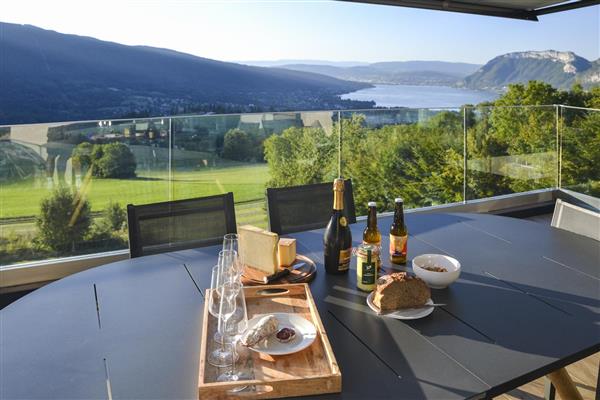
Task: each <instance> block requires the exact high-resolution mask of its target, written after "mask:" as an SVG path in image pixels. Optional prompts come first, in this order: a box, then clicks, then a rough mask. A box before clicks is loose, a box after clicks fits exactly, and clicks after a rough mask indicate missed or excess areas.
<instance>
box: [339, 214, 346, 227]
mask: <svg viewBox="0 0 600 400" xmlns="http://www.w3.org/2000/svg"><path fill="white" fill-rule="evenodd" d="M340 225H341V226H348V221H346V217H344V216H341V217H340Z"/></svg>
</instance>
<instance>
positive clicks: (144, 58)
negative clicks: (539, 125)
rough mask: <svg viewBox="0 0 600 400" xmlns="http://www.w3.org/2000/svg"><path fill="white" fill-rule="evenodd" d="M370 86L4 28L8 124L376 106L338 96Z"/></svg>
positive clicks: (3, 105)
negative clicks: (205, 112)
mask: <svg viewBox="0 0 600 400" xmlns="http://www.w3.org/2000/svg"><path fill="white" fill-rule="evenodd" d="M369 86H370V85H369V84H366V83H362V82H350V81H343V80H339V79H336V78H332V77H329V76H325V75H319V74H314V73H308V72H300V71H292V70H289V69H281V68H261V67H253V66H247V65H241V64H235V63H228V62H221V61H216V60H211V59H207V58H201V57H196V56H193V55H190V54H185V53H180V52H176V51H172V50H167V49H161V48H154V47H147V46H125V45H122V44H118V43H113V42H106V41H101V40H98V39H94V38H90V37H83V36H77V35H67V34H62V33H58V32H54V31H50V30H45V29H41V28H37V27H34V26H31V25H18V24H10V23H0V88H1V91H0V124H12V123H21V122H51V121H63V120H73V119H102V118H118V117H126V116H136V115H137V116H148V115H165V114H178V113H185V112H193V111H198V110H211V109H215V110H216V111H219V112H235V111H238V112H239V111H257V110H258V111H260V110H290V109H324V108H325V109H331V108H348V107H350V108H351V107H357V106H358V107H371V106H372V104H373V103H371V102H352V101H350V102H348V101H346V100H341V99H340V98H339V96H338V95H340V94H342V93H348V92H351V91H355V90H359V89H361V88H365V87H369Z"/></svg>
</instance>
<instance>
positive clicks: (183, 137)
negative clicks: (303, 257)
mask: <svg viewBox="0 0 600 400" xmlns="http://www.w3.org/2000/svg"><path fill="white" fill-rule="evenodd" d="M332 131H333V119H332V113H330V112H307V113H259V114H241V115H204V116H190V117H181V118H179V117H178V118H173V119H172V132H173V150H172V177H173V182H172V193H173V198H174V199H184V198H192V197H201V196H209V195H214V194H220V193H226V192H233V194H234V199H235V202H236V217H237V222H238V224H253V225H257V226H261V227H266V226H267V215H266V204H265V189H266V188H267V187H282V186H294V185H301V184H306V183H316V182H323V181H324V180H329V179H333V176H334V170H335V168H334V167H333V164H334V163H335V162H336V160H337V152H336V149H337V141H336V139H335V138H334V137H333V136H332Z"/></svg>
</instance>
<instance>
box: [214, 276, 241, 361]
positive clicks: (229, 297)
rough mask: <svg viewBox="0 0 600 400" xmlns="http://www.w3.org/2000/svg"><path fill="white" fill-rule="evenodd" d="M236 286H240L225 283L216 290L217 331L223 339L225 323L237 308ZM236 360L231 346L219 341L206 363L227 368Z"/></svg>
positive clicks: (234, 283) (225, 331) (237, 290)
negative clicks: (217, 300)
mask: <svg viewBox="0 0 600 400" xmlns="http://www.w3.org/2000/svg"><path fill="white" fill-rule="evenodd" d="M238 286H240V285H239V283H237V282H225V283H223V285H222V286H221V288H220V290H217V291H218V292H219V294H220V297H219V306H218V308H219V314H218V315H219V317H218V325H217V330H218V332H219V333H220V334H221V337H223V338H225V336H226V335H227V323H228V321H229V319H230V318H231V316H232V315H233V313H234V312H235V310H236V308H237V302H236V295H237V292H239V290H240V289H239V287H238ZM237 358H238V355H237V354H236V353H235V351H234V349H233V344H232V343H226V341H225V340H221V346H220V348H217V349H215V350H214V351H213V352H212V353H210V355H209V357H208V362H209V364H211V365H214V366H216V367H228V366H230V365H231V363H233V362H235V360H236V359H237Z"/></svg>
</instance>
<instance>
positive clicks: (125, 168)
mask: <svg viewBox="0 0 600 400" xmlns="http://www.w3.org/2000/svg"><path fill="white" fill-rule="evenodd" d="M92 164H93V167H94V170H93V175H94V176H96V177H98V178H133V177H135V169H136V162H135V157H134V156H133V153H132V152H131V150H129V147H127V146H126V145H124V144H123V143H108V144H104V145H95V146H94V148H93V150H92Z"/></svg>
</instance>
